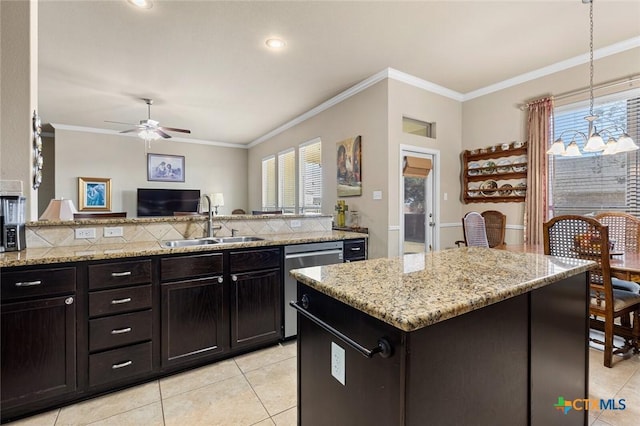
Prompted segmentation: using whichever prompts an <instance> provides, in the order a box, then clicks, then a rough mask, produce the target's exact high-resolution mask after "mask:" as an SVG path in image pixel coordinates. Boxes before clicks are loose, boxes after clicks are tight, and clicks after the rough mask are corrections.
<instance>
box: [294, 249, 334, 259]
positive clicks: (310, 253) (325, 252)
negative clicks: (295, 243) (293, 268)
mask: <svg viewBox="0 0 640 426" xmlns="http://www.w3.org/2000/svg"><path fill="white" fill-rule="evenodd" d="M330 254H342V250H323V251H308V252H304V253H291V254H287V255H285V256H284V258H285V259H297V258H300V257H311V256H325V255H330Z"/></svg>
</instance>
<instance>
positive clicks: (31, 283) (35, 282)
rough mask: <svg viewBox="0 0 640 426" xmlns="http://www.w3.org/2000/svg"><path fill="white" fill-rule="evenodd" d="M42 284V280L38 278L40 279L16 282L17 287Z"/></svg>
mask: <svg viewBox="0 0 640 426" xmlns="http://www.w3.org/2000/svg"><path fill="white" fill-rule="evenodd" d="M40 284H42V281H40V280H38V281H24V282H19V283H16V287H31V286H34V285H40Z"/></svg>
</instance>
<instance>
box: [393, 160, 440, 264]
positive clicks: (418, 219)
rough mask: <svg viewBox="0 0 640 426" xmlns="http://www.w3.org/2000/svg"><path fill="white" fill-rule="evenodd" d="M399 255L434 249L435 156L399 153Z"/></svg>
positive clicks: (435, 239)
mask: <svg viewBox="0 0 640 426" xmlns="http://www.w3.org/2000/svg"><path fill="white" fill-rule="evenodd" d="M401 154H402V156H401V159H402V167H401V173H402V176H401V179H400V180H401V191H400V193H401V194H402V206H401V220H400V224H401V225H400V227H401V229H400V233H401V234H400V235H401V239H402V247H401V253H403V254H407V253H420V252H430V251H433V250H435V249H437V247H436V245H437V243H436V242H437V238H436V234H437V229H436V223H437V220H436V219H437V218H436V209H435V201H436V200H437V196H436V194H437V191H436V185H435V183H436V182H435V178H434V176H435V171H434V166H435V164H436V161H435V156H434V154H431V153H427V152H421V151H412V150H409V149H402V152H401Z"/></svg>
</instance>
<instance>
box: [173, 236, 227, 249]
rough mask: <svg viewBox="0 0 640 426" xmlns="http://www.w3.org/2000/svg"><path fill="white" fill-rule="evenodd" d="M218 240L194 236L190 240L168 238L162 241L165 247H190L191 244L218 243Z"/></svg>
mask: <svg viewBox="0 0 640 426" xmlns="http://www.w3.org/2000/svg"><path fill="white" fill-rule="evenodd" d="M219 243H220V242H219V241H218V240H217V239H214V238H195V239H192V240H170V241H163V243H162V244H163V245H164V246H165V247H171V248H173V247H192V246H206V245H209V244H219Z"/></svg>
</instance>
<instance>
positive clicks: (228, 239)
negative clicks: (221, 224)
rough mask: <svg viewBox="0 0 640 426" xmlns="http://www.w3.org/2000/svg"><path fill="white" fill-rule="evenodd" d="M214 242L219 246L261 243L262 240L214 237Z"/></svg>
mask: <svg viewBox="0 0 640 426" xmlns="http://www.w3.org/2000/svg"><path fill="white" fill-rule="evenodd" d="M214 239H215V240H216V241H218V242H219V243H220V244H224V243H247V242H250V241H262V240H264V238H260V237H215V238H214Z"/></svg>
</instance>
